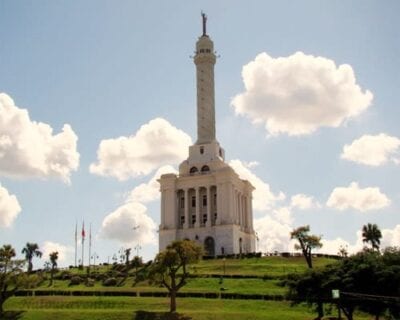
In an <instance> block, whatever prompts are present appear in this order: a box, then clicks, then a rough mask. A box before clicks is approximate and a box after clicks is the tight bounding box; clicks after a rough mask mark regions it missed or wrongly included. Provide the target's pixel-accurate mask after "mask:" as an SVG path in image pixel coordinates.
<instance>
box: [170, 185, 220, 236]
mask: <svg viewBox="0 0 400 320" xmlns="http://www.w3.org/2000/svg"><path fill="white" fill-rule="evenodd" d="M216 197H217V187H216V186H214V185H210V186H199V187H190V188H185V189H179V190H178V191H177V192H176V199H177V203H176V208H177V214H178V219H177V223H178V225H177V227H178V228H185V229H186V228H193V227H194V228H197V227H209V226H211V225H215V220H216V215H217V205H216Z"/></svg>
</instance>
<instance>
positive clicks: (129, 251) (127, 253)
mask: <svg viewBox="0 0 400 320" xmlns="http://www.w3.org/2000/svg"><path fill="white" fill-rule="evenodd" d="M131 250H132V248H128V249H125V264H126V265H129V256H130V255H131Z"/></svg>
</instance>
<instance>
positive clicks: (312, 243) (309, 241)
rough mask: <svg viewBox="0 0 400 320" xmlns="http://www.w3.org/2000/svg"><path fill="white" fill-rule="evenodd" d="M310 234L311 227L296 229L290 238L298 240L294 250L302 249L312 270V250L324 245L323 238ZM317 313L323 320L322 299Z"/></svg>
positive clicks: (319, 300)
mask: <svg viewBox="0 0 400 320" xmlns="http://www.w3.org/2000/svg"><path fill="white" fill-rule="evenodd" d="M309 232H310V226H301V227H298V228H297V229H294V230H293V231H292V232H291V233H290V238H291V239H296V240H297V241H298V242H299V244H297V243H296V244H295V246H294V248H295V249H296V250H299V249H301V251H302V253H303V256H304V258H305V259H306V262H307V265H308V267H309V268H310V269H312V254H311V250H312V249H314V248H321V247H322V243H321V237H318V236H316V235H312V234H309ZM317 312H318V318H317V319H321V318H322V317H323V316H324V310H323V303H322V300H321V299H320V298H319V299H318V303H317Z"/></svg>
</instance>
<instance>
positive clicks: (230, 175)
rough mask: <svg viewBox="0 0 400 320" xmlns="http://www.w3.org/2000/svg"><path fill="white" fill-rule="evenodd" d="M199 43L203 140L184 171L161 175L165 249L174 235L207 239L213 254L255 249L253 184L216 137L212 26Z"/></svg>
mask: <svg viewBox="0 0 400 320" xmlns="http://www.w3.org/2000/svg"><path fill="white" fill-rule="evenodd" d="M202 17H203V35H202V36H201V37H200V38H199V40H198V41H197V43H196V51H195V53H196V55H195V56H194V63H195V65H196V74H197V141H196V143H195V144H194V145H192V146H190V147H189V157H188V159H187V160H185V161H183V162H182V163H181V164H180V166H179V175H176V174H164V175H162V176H161V178H160V179H159V182H160V191H161V223H160V229H159V250H160V251H161V250H164V249H165V247H166V246H167V245H168V244H170V243H171V242H172V241H174V240H182V239H189V240H194V241H197V242H199V243H201V244H202V245H203V246H204V249H205V252H206V254H207V255H209V256H216V255H227V254H240V253H248V252H255V233H254V229H253V210H252V191H253V189H254V188H253V186H252V185H251V184H250V183H249V182H248V181H247V180H242V179H240V178H239V176H238V175H237V174H236V173H235V171H234V170H233V169H232V168H231V167H230V166H229V165H228V164H227V163H225V161H224V157H225V154H224V150H223V149H222V148H221V146H220V145H219V143H218V141H217V140H216V137H215V102H214V65H215V61H216V56H215V53H214V44H213V42H212V41H211V39H210V37H209V36H208V35H207V32H206V19H207V18H206V16H205V14H202Z"/></svg>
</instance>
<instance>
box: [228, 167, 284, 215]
mask: <svg viewBox="0 0 400 320" xmlns="http://www.w3.org/2000/svg"><path fill="white" fill-rule="evenodd" d="M229 165H230V166H231V167H232V168H233V169H234V170H235V172H236V173H237V174H238V175H239V177H240V178H241V179H245V180H248V181H249V182H250V183H251V184H252V185H253V187H254V188H255V190H254V191H253V209H254V210H258V211H265V210H268V209H270V208H271V207H272V206H273V205H274V204H275V203H276V202H277V201H281V200H283V199H285V195H284V194H283V193H282V192H279V194H274V193H273V192H272V191H271V188H270V186H269V185H268V184H267V183H265V182H264V181H262V180H261V179H260V178H259V177H257V176H256V175H255V174H254V173H253V172H251V171H250V169H249V168H250V167H251V166H246V163H243V162H242V161H240V160H231V161H230V162H229Z"/></svg>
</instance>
